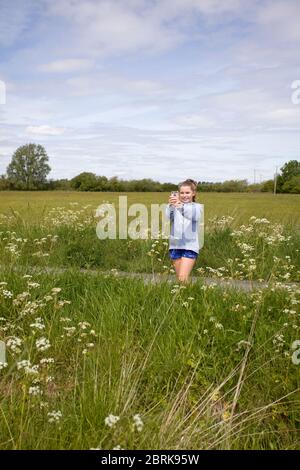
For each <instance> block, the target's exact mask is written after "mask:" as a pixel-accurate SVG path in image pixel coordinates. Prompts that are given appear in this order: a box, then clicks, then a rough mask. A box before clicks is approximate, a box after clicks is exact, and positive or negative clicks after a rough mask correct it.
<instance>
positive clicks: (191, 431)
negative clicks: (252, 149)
mask: <svg viewBox="0 0 300 470" xmlns="http://www.w3.org/2000/svg"><path fill="white" fill-rule="evenodd" d="M118 196H119V193H73V192H72V193H71V192H68V193H65V192H52V193H51V192H37V193H36V192H31V193H26V192H11V193H10V192H2V193H0V267H1V275H0V302H1V303H0V309H1V310H0V317H1V318H0V339H1V340H2V341H4V342H5V344H6V360H5V362H2V363H1V362H0V389H1V393H0V396H1V398H0V413H1V421H0V448H1V449H90V448H101V449H113V448H122V449H298V448H299V447H300V446H299V430H300V426H299V425H300V414H299V410H300V406H299V405H300V400H299V396H300V395H299V391H300V373H299V371H300V364H299V359H300V351H299V350H300V343H297V341H298V340H300V332H299V303H300V289H299V284H298V282H299V264H300V263H299V246H300V238H299V215H300V207H299V197H298V196H291V195H277V196H276V197H274V196H273V195H270V194H199V197H198V199H197V200H198V202H201V203H204V204H205V244H204V248H203V250H202V251H201V253H200V256H199V259H198V261H197V265H196V267H195V270H194V273H195V274H196V275H198V276H199V281H197V283H195V284H193V285H188V286H184V285H178V284H176V283H171V284H170V283H167V282H162V283H161V284H159V285H145V284H144V283H143V282H142V281H141V280H134V279H126V278H121V277H118V270H125V271H126V270H127V271H139V272H151V271H154V272H171V271H172V267H171V265H170V262H169V260H168V253H167V250H168V246H167V244H165V240H163V239H158V240H156V241H153V240H134V241H133V240H130V239H129V240H102V241H100V240H99V239H97V237H96V233H95V227H96V223H97V219H96V218H95V217H94V211H95V209H96V208H97V207H98V205H99V204H101V203H102V201H109V202H115V203H117V201H118ZM167 197H168V195H167V194H159V193H153V194H152V193H145V194H143V193H129V194H128V205H129V204H131V203H134V202H143V203H145V204H146V205H147V206H150V204H151V203H162V202H167ZM1 214H2V215H1ZM32 265H34V266H40V267H43V266H57V267H64V268H66V270H65V272H63V273H60V274H59V273H56V274H52V275H50V274H46V273H43V272H42V271H41V272H40V273H39V274H33V272H32V270H31V266H32ZM15 267H18V271H15V270H14V268H15ZM79 267H85V268H90V267H91V268H93V269H95V268H99V271H100V270H108V271H110V270H112V271H111V274H107V275H101V274H100V273H99V274H98V275H95V274H93V275H92V274H88V273H86V274H83V273H80V272H79V270H78V268H79ZM203 275H209V276H214V277H217V278H238V279H248V280H252V279H268V280H269V281H270V285H269V287H268V288H265V289H259V290H256V291H254V292H250V293H245V292H241V291H238V290H234V289H226V290H225V289H221V288H220V287H217V286H216V285H212V286H210V287H207V286H205V285H204V284H203V282H202V280H201V278H202V276H203ZM288 282H294V284H290V285H287V284H286V283H288Z"/></svg>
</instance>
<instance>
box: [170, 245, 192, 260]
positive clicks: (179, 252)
mask: <svg viewBox="0 0 300 470" xmlns="http://www.w3.org/2000/svg"><path fill="white" fill-rule="evenodd" d="M169 255H170V258H171V259H173V260H175V259H179V258H182V257H184V258H190V259H196V258H197V256H198V253H196V252H195V251H193V250H185V249H184V248H172V249H171V250H169Z"/></svg>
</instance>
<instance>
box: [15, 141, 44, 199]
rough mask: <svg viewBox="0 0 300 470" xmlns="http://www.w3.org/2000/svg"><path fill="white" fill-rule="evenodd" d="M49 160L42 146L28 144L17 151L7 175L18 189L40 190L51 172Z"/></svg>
mask: <svg viewBox="0 0 300 470" xmlns="http://www.w3.org/2000/svg"><path fill="white" fill-rule="evenodd" d="M48 161H49V158H48V155H47V153H46V150H45V149H44V147H43V146H42V145H36V144H27V145H23V146H21V147H19V148H17V150H16V151H15V153H14V154H13V156H12V160H11V162H10V164H9V165H8V167H7V170H6V173H7V176H8V178H9V179H10V181H11V182H12V183H13V184H14V186H15V187H16V188H17V189H26V190H29V189H38V188H39V187H41V186H42V185H43V184H44V183H45V182H46V178H47V175H48V173H49V172H50V171H51V168H50V166H49V165H48V163H47V162H48Z"/></svg>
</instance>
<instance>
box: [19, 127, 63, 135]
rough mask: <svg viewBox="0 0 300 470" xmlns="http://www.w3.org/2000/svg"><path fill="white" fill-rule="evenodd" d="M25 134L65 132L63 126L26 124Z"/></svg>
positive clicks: (57, 133)
mask: <svg viewBox="0 0 300 470" xmlns="http://www.w3.org/2000/svg"><path fill="white" fill-rule="evenodd" d="M26 132H27V134H35V135H62V134H63V133H64V132H65V129H64V128H63V127H51V126H47V125H43V126H28V127H27V128H26Z"/></svg>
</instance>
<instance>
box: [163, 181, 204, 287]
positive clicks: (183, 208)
mask: <svg viewBox="0 0 300 470" xmlns="http://www.w3.org/2000/svg"><path fill="white" fill-rule="evenodd" d="M196 188H197V182H196V181H194V180H191V179H187V180H185V181H183V182H182V183H180V184H179V185H178V189H179V192H177V193H176V194H172V195H171V196H170V197H169V204H168V206H167V207H166V216H167V217H168V218H169V219H170V222H171V233H170V239H169V255H170V258H171V260H172V261H173V264H174V267H175V271H176V276H177V278H178V280H179V281H180V282H188V281H189V275H190V272H191V271H192V269H193V266H194V264H195V262H196V259H197V257H198V254H199V237H198V227H199V222H200V218H201V214H202V205H201V204H197V203H196V202H195V199H196Z"/></svg>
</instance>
